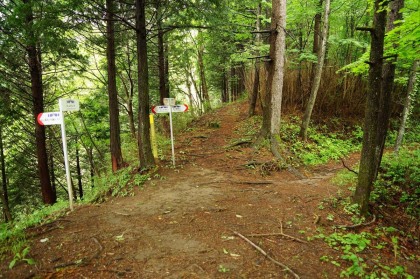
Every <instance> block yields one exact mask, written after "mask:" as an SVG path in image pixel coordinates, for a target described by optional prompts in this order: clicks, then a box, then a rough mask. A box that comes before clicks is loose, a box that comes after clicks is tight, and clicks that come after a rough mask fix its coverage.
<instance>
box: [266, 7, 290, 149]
mask: <svg viewBox="0 0 420 279" xmlns="http://www.w3.org/2000/svg"><path fill="white" fill-rule="evenodd" d="M270 29H271V36H270V61H269V62H268V65H267V67H268V80H267V89H266V93H265V100H264V102H263V103H264V105H263V125H262V127H261V132H260V136H261V137H264V138H267V137H268V138H270V139H271V141H273V139H275V136H276V135H278V134H279V132H280V116H281V101H282V93H283V77H284V57H285V50H286V0H273V1H272V15H271V27H270ZM272 144H273V142H272Z"/></svg>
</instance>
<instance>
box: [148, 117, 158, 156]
mask: <svg viewBox="0 0 420 279" xmlns="http://www.w3.org/2000/svg"><path fill="white" fill-rule="evenodd" d="M149 119H150V140H151V142H152V153H153V157H155V159H157V157H158V150H157V142H156V131H155V120H154V118H153V114H150V115H149Z"/></svg>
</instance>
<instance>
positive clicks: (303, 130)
mask: <svg viewBox="0 0 420 279" xmlns="http://www.w3.org/2000/svg"><path fill="white" fill-rule="evenodd" d="M329 14H330V0H325V11H324V24H323V27H322V38H321V47H320V48H319V49H318V63H317V65H316V68H315V74H314V80H313V82H312V88H311V95H310V96H309V100H308V103H307V104H306V109H305V114H304V116H303V119H302V125H301V127H300V136H301V138H302V140H303V141H306V140H307V137H308V126H309V121H310V120H311V116H312V111H313V109H314V106H315V101H316V96H317V94H318V89H319V85H320V83H321V76H322V67H323V66H324V60H325V50H326V48H327V37H328V19H329Z"/></svg>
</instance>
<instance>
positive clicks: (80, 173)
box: [76, 137, 83, 200]
mask: <svg viewBox="0 0 420 279" xmlns="http://www.w3.org/2000/svg"><path fill="white" fill-rule="evenodd" d="M76 171H77V186H78V188H79V197H80V199H81V200H83V184H82V169H81V167H80V156H79V143H78V142H77V137H76Z"/></svg>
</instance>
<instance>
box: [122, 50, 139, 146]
mask: <svg viewBox="0 0 420 279" xmlns="http://www.w3.org/2000/svg"><path fill="white" fill-rule="evenodd" d="M126 55H127V67H126V68H125V72H126V74H127V77H128V81H129V86H127V84H126V82H125V79H124V78H123V76H122V75H120V77H121V81H122V83H123V85H124V90H125V96H126V98H127V99H126V106H127V116H128V124H129V127H130V134H131V137H132V138H133V139H136V138H137V135H136V126H135V122H134V110H133V97H134V80H133V76H132V75H133V72H132V71H131V56H130V43H129V42H127V45H126Z"/></svg>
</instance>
